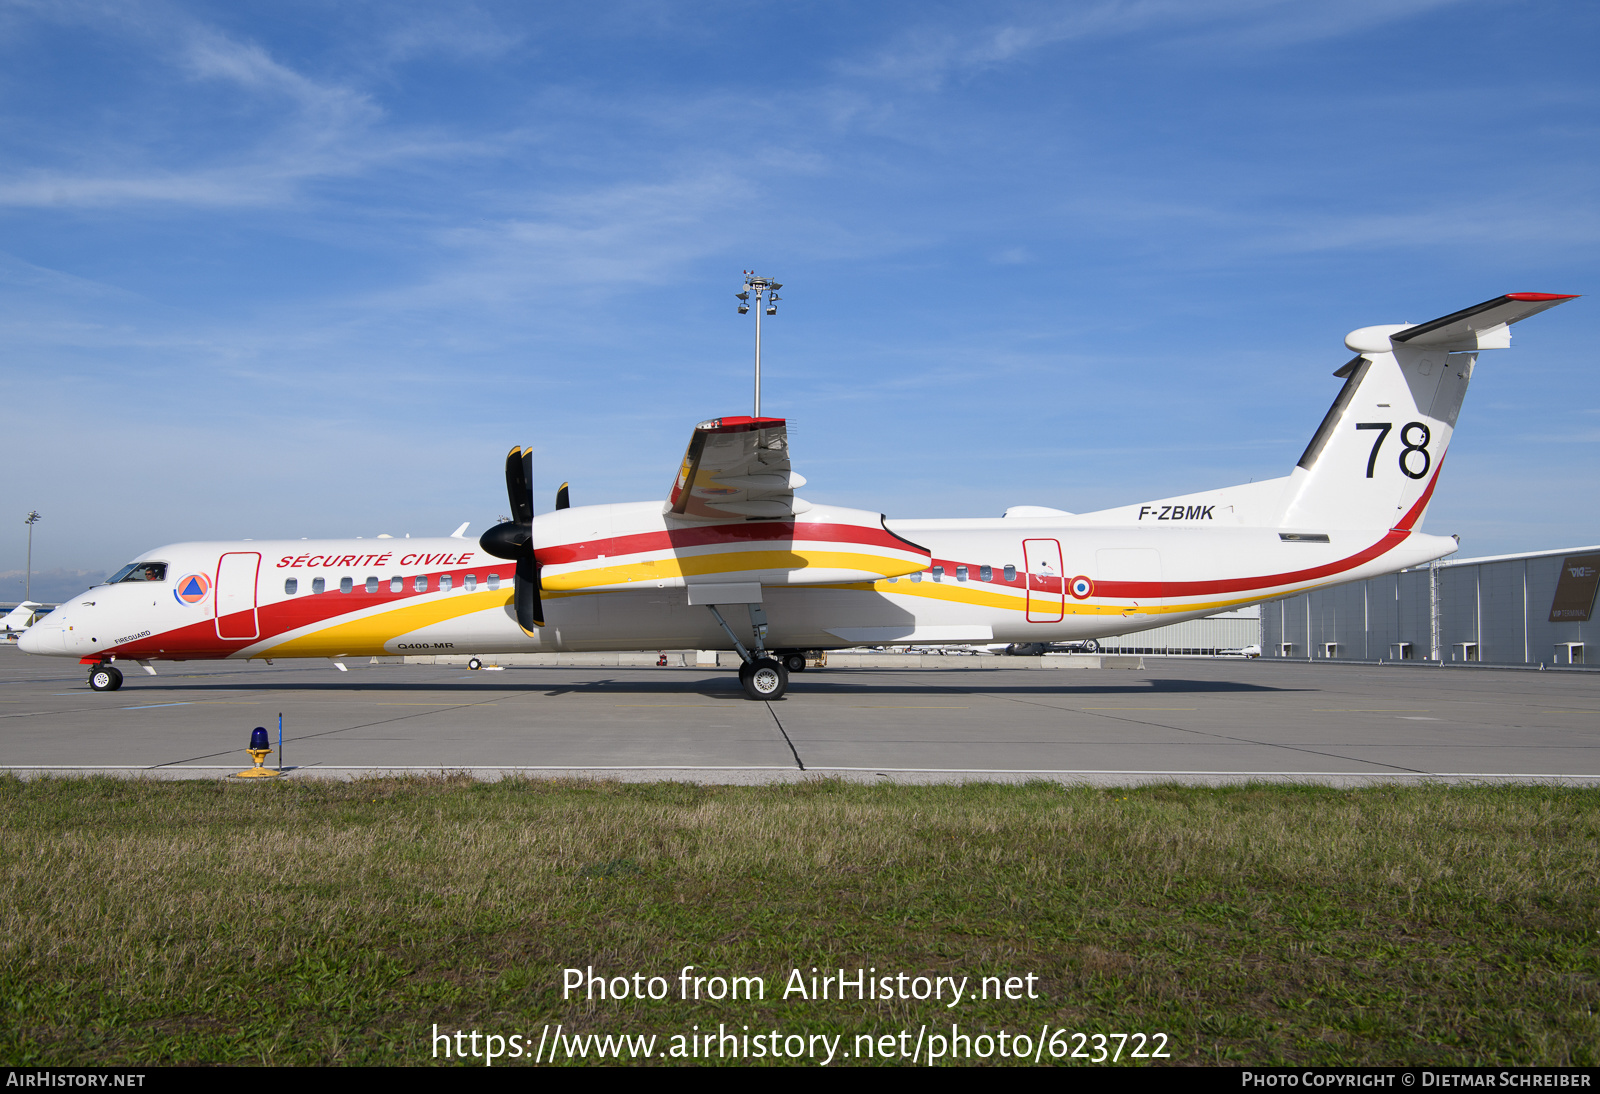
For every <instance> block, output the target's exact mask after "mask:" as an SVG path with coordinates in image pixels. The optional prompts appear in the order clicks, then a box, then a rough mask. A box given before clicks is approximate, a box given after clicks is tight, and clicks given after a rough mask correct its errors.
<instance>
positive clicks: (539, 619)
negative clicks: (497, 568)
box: [512, 551, 544, 634]
mask: <svg viewBox="0 0 1600 1094" xmlns="http://www.w3.org/2000/svg"><path fill="white" fill-rule="evenodd" d="M514 585H515V588H514V589H513V591H512V600H513V601H514V602H515V605H516V610H517V626H519V627H521V628H522V630H523V632H524V633H526V634H532V633H534V628H535V627H542V626H544V602H543V600H542V599H541V598H540V596H539V566H538V564H537V563H535V562H534V560H533V552H532V551H529V552H528V554H526V555H525V556H523V557H522V558H519V559H517V577H516V581H515V582H514Z"/></svg>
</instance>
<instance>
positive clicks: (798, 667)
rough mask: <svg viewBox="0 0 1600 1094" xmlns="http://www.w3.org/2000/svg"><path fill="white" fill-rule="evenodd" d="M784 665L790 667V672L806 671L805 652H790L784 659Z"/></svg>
mask: <svg viewBox="0 0 1600 1094" xmlns="http://www.w3.org/2000/svg"><path fill="white" fill-rule="evenodd" d="M783 667H784V668H786V669H788V670H789V671H790V672H805V671H806V655H805V654H803V653H791V654H789V655H788V656H786V657H785V658H784V659H783Z"/></svg>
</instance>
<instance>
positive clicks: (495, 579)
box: [489, 574, 500, 589]
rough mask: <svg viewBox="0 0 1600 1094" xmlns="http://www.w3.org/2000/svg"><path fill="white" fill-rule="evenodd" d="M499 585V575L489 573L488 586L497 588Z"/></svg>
mask: <svg viewBox="0 0 1600 1094" xmlns="http://www.w3.org/2000/svg"><path fill="white" fill-rule="evenodd" d="M499 587H500V575H499V574H490V575H489V588H490V589H498V588H499Z"/></svg>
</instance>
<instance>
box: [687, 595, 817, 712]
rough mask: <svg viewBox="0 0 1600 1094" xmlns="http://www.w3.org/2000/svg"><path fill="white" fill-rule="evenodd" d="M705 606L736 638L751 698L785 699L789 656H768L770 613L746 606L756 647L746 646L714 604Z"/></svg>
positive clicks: (746, 690) (742, 680) (757, 606)
mask: <svg viewBox="0 0 1600 1094" xmlns="http://www.w3.org/2000/svg"><path fill="white" fill-rule="evenodd" d="M706 606H707V607H708V608H710V609H711V614H712V615H714V616H715V617H716V619H717V622H718V623H719V624H721V626H722V629H723V630H725V631H727V632H728V637H729V638H731V639H733V648H734V649H736V650H738V651H739V657H740V658H741V659H742V660H743V661H744V664H742V665H740V666H739V683H741V684H743V685H744V693H745V694H746V695H748V696H749V697H750V698H752V699H766V700H771V699H782V698H783V693H784V692H785V691H788V690H789V670H788V669H787V668H785V667H784V661H787V660H790V658H784V659H783V661H780V660H776V659H774V658H772V657H769V656H768V655H767V649H766V646H767V613H766V612H764V611H762V610H761V605H760V604H746V605H745V607H746V608H748V609H749V610H750V629H751V631H752V632H753V633H754V635H755V646H754V648H753V649H746V648H745V645H744V643H743V642H740V641H739V636H738V635H736V634H734V633H733V628H732V627H730V626H728V621H727V620H726V619H724V618H722V613H721V612H719V611H717V606H716V605H715V604H708V605H706ZM800 667H801V668H804V667H805V658H801V659H800Z"/></svg>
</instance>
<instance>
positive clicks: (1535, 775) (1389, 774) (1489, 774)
mask: <svg viewBox="0 0 1600 1094" xmlns="http://www.w3.org/2000/svg"><path fill="white" fill-rule="evenodd" d="M238 766H239V765H238V764H186V765H183V766H172V765H140V764H74V765H68V764H7V765H0V771H157V770H160V771H232V770H234V769H235V768H237V767H238ZM317 769H320V770H324V771H370V772H379V773H382V772H386V771H437V772H440V773H454V772H468V771H580V772H581V771H777V772H782V771H793V770H795V769H794V768H792V767H789V766H787V765H785V766H783V767H766V766H750V765H745V766H740V767H729V766H726V765H720V766H719V765H710V764H670V765H668V764H656V765H639V764H595V765H592V766H589V767H535V766H530V765H515V764H476V765H471V764H469V765H457V766H453V767H452V766H448V765H440V764H390V765H387V766H382V767H377V766H373V767H358V766H354V765H339V764H328V765H326V766H324V767H320V768H313V767H311V766H307V767H304V768H298V767H297V768H291V769H290V770H302V771H311V770H317ZM805 771H806V774H808V775H819V774H824V773H826V772H829V771H871V772H874V773H884V772H891V771H892V772H895V773H897V774H926V775H1167V776H1177V777H1196V778H1199V777H1215V776H1224V775H1226V776H1233V777H1246V776H1248V777H1252V778H1271V779H1278V778H1308V777H1315V778H1351V779H1591V780H1593V779H1600V774H1589V775H1578V774H1571V773H1562V774H1553V773H1549V772H1516V771H1416V772H1412V771H1267V770H1256V771H1158V770H1137V769H1118V768H1034V767H1021V768H1004V767H994V768H980V767H829V766H824V767H812V768H806V769H805Z"/></svg>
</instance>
